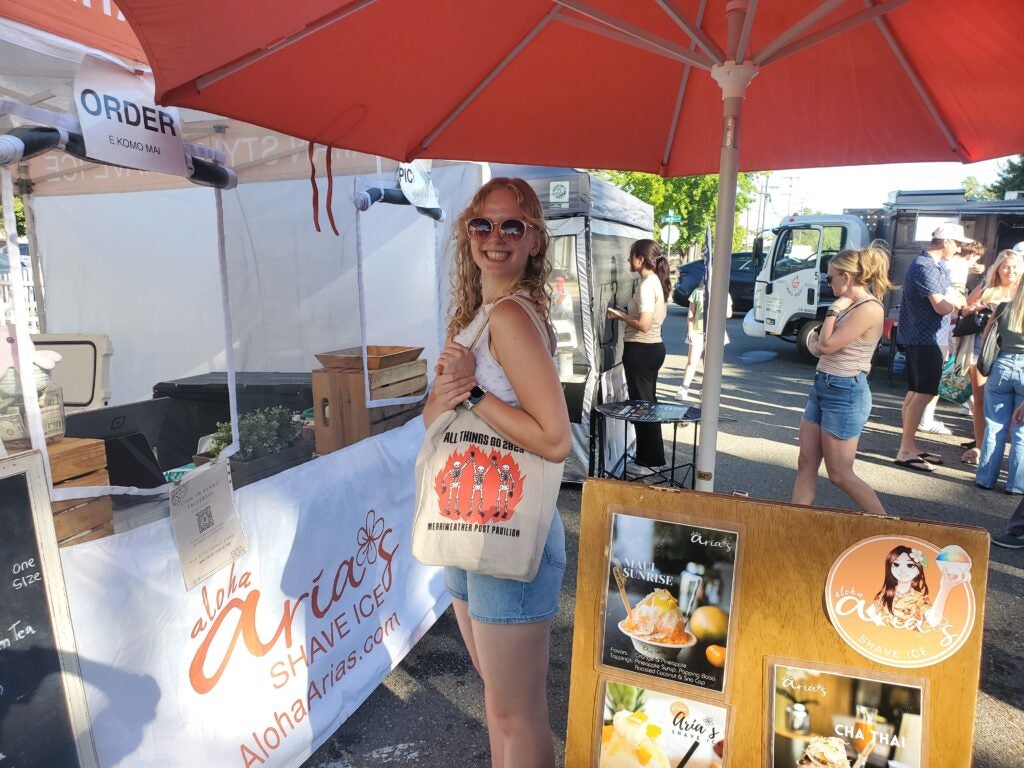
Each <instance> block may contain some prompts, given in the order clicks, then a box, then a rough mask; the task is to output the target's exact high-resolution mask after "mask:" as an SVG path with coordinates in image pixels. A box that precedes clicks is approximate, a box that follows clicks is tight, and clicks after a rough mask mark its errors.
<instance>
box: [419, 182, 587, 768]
mask: <svg viewBox="0 0 1024 768" xmlns="http://www.w3.org/2000/svg"><path fill="white" fill-rule="evenodd" d="M453 229H454V231H455V254H454V256H453V264H452V269H453V277H452V285H453V296H452V315H451V318H450V321H449V324H448V343H447V344H446V345H445V348H444V351H443V352H442V353H441V355H440V357H439V358H438V363H437V366H436V368H435V373H436V374H437V376H436V378H435V379H434V385H433V387H432V389H431V392H430V396H429V398H428V399H427V403H426V406H425V407H424V410H423V419H424V421H425V422H426V423H427V424H428V425H429V424H430V423H431V422H433V421H434V420H435V419H436V418H437V417H438V416H439V415H440V414H442V413H444V412H445V411H448V410H451V409H453V408H461V407H472V408H473V409H474V413H477V414H479V415H480V417H481V418H482V419H483V420H484V421H486V422H487V423H488V424H489V425H490V426H491V427H493V428H494V429H495V430H497V431H498V432H500V433H501V434H502V435H504V436H505V437H507V438H508V439H509V440H510V441H512V442H513V443H516V444H518V445H521V446H522V447H524V448H526V449H527V450H529V451H532V452H533V453H536V454H538V455H540V456H543V457H544V458H546V459H549V460H551V461H562V460H564V459H565V457H566V456H567V455H568V454H569V447H570V434H569V415H568V412H567V410H566V405H565V397H564V396H563V395H562V386H561V384H560V383H559V380H558V371H557V369H556V367H555V362H554V357H553V355H554V351H555V349H554V342H555V339H554V335H553V333H551V332H550V328H549V334H548V336H549V338H546V339H545V338H542V337H541V334H540V333H538V329H537V326H536V325H535V323H534V322H533V320H531V319H530V317H529V315H528V314H527V310H525V309H524V308H523V307H522V306H520V305H519V304H518V303H516V302H515V301H503V302H500V303H496V302H497V300H498V299H499V298H501V297H503V296H508V295H510V294H518V295H520V296H523V297H525V298H526V299H528V300H529V301H530V302H532V304H533V307H534V309H535V310H536V312H537V314H539V316H540V317H541V318H542V319H543V320H545V321H547V320H548V317H549V309H550V306H549V305H550V299H549V295H550V294H549V292H548V289H547V278H548V274H549V272H550V269H551V265H550V262H549V261H548V258H547V247H548V235H547V230H546V229H545V227H544V212H543V210H542V208H541V205H540V201H539V200H538V199H537V195H536V193H534V191H533V189H532V188H531V187H530V185H529V184H527V183H526V182H525V181H523V180H522V179H506V178H496V179H492V180H491V181H489V182H488V183H487V184H485V185H484V186H483V187H481V188H480V190H479V191H478V192H477V193H476V195H475V196H474V197H473V200H472V201H471V202H470V204H469V207H468V208H466V210H465V211H463V212H462V214H461V215H460V216H459V218H458V220H457V221H456V222H455V225H454V227H453ZM488 318H489V319H488ZM483 323H486V327H485V328H484V329H483V331H482V332H481V334H480V337H479V339H478V341H477V343H476V345H475V346H474V347H473V349H469V348H468V347H467V346H465V345H467V344H470V343H472V342H471V339H473V338H475V337H476V332H477V329H478V328H479V327H480V325H481V324H483ZM564 573H565V533H564V530H563V528H562V521H561V518H560V517H559V515H558V511H557V510H556V511H555V515H554V520H553V521H552V523H551V530H550V532H549V533H548V538H547V542H546V545H545V547H544V554H543V556H542V558H541V563H540V569H539V570H538V572H537V575H536V577H534V579H533V581H531V582H528V583H523V582H520V581H511V580H507V579H498V578H494V577H491V576H484V575H482V574H479V573H469V572H466V571H464V570H461V569H458V568H445V583H446V586H447V587H448V592H449V593H450V594H451V596H452V604H453V607H454V609H455V617H456V618H457V619H458V622H459V629H460V630H461V632H462V638H463V640H464V641H465V643H466V648H467V649H468V650H469V655H470V658H471V659H472V660H473V666H474V667H476V670H477V672H479V673H480V677H481V678H483V681H484V710H485V712H486V714H487V732H488V737H489V740H490V745H491V765H492V766H500V767H502V768H509V767H510V766H517V767H518V766H528V767H529V768H549V767H550V766H554V764H555V755H554V739H553V736H552V733H551V725H550V721H549V719H548V704H547V687H546V685H547V672H548V649H549V640H550V633H551V619H552V618H553V617H554V615H555V614H556V613H557V612H558V596H559V593H560V591H561V588H562V577H563V575H564Z"/></svg>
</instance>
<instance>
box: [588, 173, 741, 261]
mask: <svg viewBox="0 0 1024 768" xmlns="http://www.w3.org/2000/svg"><path fill="white" fill-rule="evenodd" d="M592 173H593V174H594V175H595V176H597V177H598V178H601V179H604V180H605V181H608V182H611V183H612V184H614V185H615V186H617V187H619V188H620V189H622V190H625V191H626V192H629V193H630V194H631V195H634V196H635V197H638V198H640V199H641V200H643V201H644V202H646V203H650V204H651V205H652V206H654V222H655V226H654V233H653V235H654V238H655V239H656V240H660V238H659V237H658V233H659V232H660V230H661V227H662V224H661V217H662V216H666V215H668V212H669V211H670V210H671V211H672V212H673V213H675V214H678V215H679V216H680V217H681V218H682V221H681V222H680V223H679V224H677V225H676V226H678V227H679V232H680V237H679V240H678V242H677V243H676V246H674V247H681V248H683V249H686V248H689V247H690V246H692V245H695V244H697V243H701V244H703V242H704V232H705V229H706V227H707V226H708V225H711V230H712V232H714V229H715V215H716V211H717V209H718V176H717V174H712V175H707V176H676V177H673V178H664V177H662V176H658V175H656V174H653V173H639V172H633V171H592ZM758 179H759V175H758V174H756V173H741V174H740V175H739V179H738V183H737V190H736V219H737V220H738V219H739V215H740V214H741V213H742V212H743V211H745V210H747V208H749V207H750V206H751V205H752V204H753V202H754V200H755V199H756V197H757V185H758V183H759V182H758ZM745 234H746V232H745V231H744V229H743V227H741V226H739V225H738V223H737V222H736V221H734V223H733V250H737V249H738V246H740V245H741V244H742V243H743V238H744V235H745Z"/></svg>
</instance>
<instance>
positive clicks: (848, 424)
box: [792, 247, 892, 515]
mask: <svg viewBox="0 0 1024 768" xmlns="http://www.w3.org/2000/svg"><path fill="white" fill-rule="evenodd" d="M827 280H828V284H829V285H830V286H831V287H832V292H833V293H835V295H836V300H835V301H834V302H832V306H831V307H829V309H828V311H827V312H826V313H825V320H824V321H823V322H822V324H821V329H820V330H819V331H818V332H817V333H815V334H811V336H810V338H809V339H808V347H809V349H810V350H811V351H812V352H814V353H815V354H816V355H819V356H820V360H819V361H818V368H817V371H816V372H815V374H814V386H813V387H812V388H811V394H810V397H808V399H807V407H806V408H805V409H804V417H803V420H802V421H801V422H800V456H799V458H798V459H797V472H796V481H795V482H794V483H793V497H792V500H793V502H795V503H796V504H813V503H814V497H815V495H817V489H818V468H819V467H820V466H821V462H822V461H823V460H824V462H825V469H826V470H827V471H828V479H829V480H831V481H832V482H833V483H834V484H835V485H836V486H837V487H838V488H839V489H840V490H841V491H843V492H844V493H845V494H846V495H847V496H849V497H850V498H851V499H853V501H854V503H855V504H856V505H857V507H858V508H859V509H860V510H862V511H864V512H871V513H873V514H876V515H884V514H885V509H883V508H882V502H881V501H879V499H878V494H876V493H875V491H874V489H872V488H871V486H870V485H868V484H867V483H865V482H864V481H863V480H861V479H860V478H859V477H857V475H856V473H855V472H854V471H853V462H854V459H855V458H856V457H857V443H858V442H859V441H860V433H861V431H862V430H863V429H864V425H865V424H866V423H867V420H868V416H870V415H871V389H870V388H869V387H868V380H867V374H868V372H870V370H871V358H872V357H873V356H874V353H875V347H877V346H878V340H879V339H880V338H881V337H882V325H883V323H884V321H885V312H884V310H883V309H882V302H881V299H882V297H883V296H884V295H885V292H886V291H888V290H889V289H890V288H892V284H891V283H890V282H889V254H888V253H886V252H885V251H884V250H883V249H881V248H876V247H869V248H865V249H863V250H860V251H854V250H845V251H840V252H839V253H838V254H837V255H836V256H835V257H834V258H833V259H832V260H831V261H830V262H829V265H828V276H827Z"/></svg>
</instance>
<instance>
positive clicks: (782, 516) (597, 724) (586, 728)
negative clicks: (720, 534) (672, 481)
mask: <svg viewBox="0 0 1024 768" xmlns="http://www.w3.org/2000/svg"><path fill="white" fill-rule="evenodd" d="M615 513H619V514H623V515H626V516H627V517H629V518H640V519H641V520H640V521H639V524H640V525H647V523H646V522H645V521H644V520H643V519H644V518H647V519H654V520H657V521H667V522H669V523H675V522H677V521H678V522H679V523H690V522H692V521H696V522H697V523H698V524H709V523H710V524H711V525H715V526H721V528H722V529H727V530H735V531H737V532H738V536H739V540H738V541H739V544H738V547H737V549H736V560H735V571H734V574H733V591H732V603H731V619H730V624H729V630H728V632H729V638H728V643H727V646H728V647H727V649H723V652H724V653H727V663H726V668H725V670H726V676H725V682H724V689H723V690H722V691H721V692H717V691H714V690H705V689H701V688H697V687H694V686H691V685H686V684H683V683H679V682H674V681H671V680H665V679H660V678H656V677H653V676H650V675H647V674H639V673H638V672H636V671H627V670H625V669H618V668H615V667H612V666H607V665H606V664H604V663H602V658H605V657H602V653H603V648H602V644H603V643H605V642H606V640H605V639H604V632H605V629H604V627H605V626H606V621H605V616H604V612H605V610H606V606H607V605H611V604H612V602H610V601H613V600H617V597H618V596H617V595H616V594H614V590H615V586H614V582H612V583H611V586H609V583H610V580H609V568H610V552H611V551H612V550H611V547H612V546H613V535H612V517H613V515H614V514H615ZM581 521H582V523H581V530H580V539H579V551H580V552H590V553H593V554H594V556H593V557H585V558H584V557H581V558H580V559H579V569H578V580H577V596H576V614H575V622H574V627H575V630H574V636H573V653H572V680H571V690H570V697H569V727H568V735H567V739H566V762H565V764H566V766H567V768H585V767H588V766H597V765H598V762H599V755H600V753H601V748H602V729H604V731H605V734H606V735H607V729H608V726H604V725H603V723H604V718H605V705H604V699H603V698H602V694H601V691H603V690H605V688H604V686H605V683H606V682H607V681H611V682H616V683H625V684H627V685H633V686H641V687H648V688H650V689H652V690H661V691H664V692H665V693H666V694H668V695H671V696H680V697H683V696H686V697H692V698H694V699H696V700H703V701H706V702H710V703H711V704H713V705H718V706H720V707H727V708H728V727H727V728H726V729H725V730H726V733H725V738H724V744H725V754H724V759H723V760H721V761H719V760H718V759H712V761H711V764H713V765H718V764H721V765H722V768H760V767H763V766H770V765H771V763H770V762H769V761H770V757H769V756H770V750H771V746H770V745H771V743H772V742H771V739H772V738H773V737H774V735H775V734H774V733H773V730H774V729H773V726H772V723H771V722H770V720H769V707H770V706H771V702H772V700H773V697H774V696H775V693H776V688H775V685H774V683H773V682H772V681H770V680H768V671H767V670H768V667H769V664H770V661H771V659H777V658H785V659H791V660H800V661H801V662H806V664H807V665H808V666H818V667H824V668H830V669H836V668H841V669H849V670H852V672H853V673H854V676H858V675H863V676H864V677H867V678H869V679H870V678H875V679H882V680H890V679H897V680H901V681H904V680H917V681H919V683H920V687H921V689H922V690H923V694H922V699H923V702H924V704H923V708H922V716H921V720H920V722H921V725H922V731H921V736H920V743H921V754H922V757H921V758H920V765H921V766H925V765H928V766H930V767H931V768H943V767H944V766H951V765H967V764H968V763H969V762H970V759H971V749H972V740H973V732H974V715H975V705H976V702H977V696H978V682H979V674H980V662H981V645H982V629H983V625H984V607H985V592H986V584H987V578H988V551H989V537H988V533H987V532H986V531H984V530H982V529H979V528H973V527H966V526H951V525H940V524H937V523H931V522H925V521H919V520H905V519H899V518H896V517H875V516H869V515H863V514H857V513H850V512H840V511H833V510H827V509H819V508H810V507H801V506H796V505H791V504H776V503H769V502H759V501H755V500H751V499H744V498H738V497H734V496H724V495H718V494H710V493H701V492H692V491H679V490H665V489H656V488H651V487H648V486H641V485H637V484H633V483H623V482H617V481H611V480H588V481H587V483H586V485H585V486H584V491H583V508H582V514H581ZM631 524H634V525H635V524H636V523H635V522H631ZM879 536H884V537H888V536H892V537H913V539H918V540H923V541H925V542H933V543H935V544H936V545H937V546H939V547H944V546H946V545H959V546H960V547H962V548H963V549H964V550H965V551H966V552H969V553H970V557H971V559H972V560H973V564H972V566H971V568H972V570H971V581H970V585H971V586H972V587H973V596H974V605H975V606H976V614H975V615H974V624H973V630H971V631H970V632H969V633H965V637H966V640H965V641H964V644H963V645H962V646H961V647H959V649H958V650H956V651H955V653H953V655H951V656H949V657H948V658H945V660H943V661H939V662H938V663H935V664H933V665H932V666H921V667H917V668H914V669H907V668H897V667H895V666H890V665H887V664H881V663H877V662H874V661H871V660H869V659H868V658H866V657H865V656H863V655H861V653H858V652H857V651H855V650H854V649H853V648H852V647H851V646H850V645H848V644H847V643H846V642H844V640H843V639H842V638H841V636H840V635H839V633H838V632H837V631H836V629H835V628H834V627H833V625H832V624H831V622H830V619H829V614H828V611H827V610H826V598H825V589H826V587H825V585H826V582H827V580H828V579H829V575H830V570H831V569H832V567H833V564H834V563H836V560H837V558H838V557H839V556H840V555H841V554H842V553H844V551H846V550H847V549H848V548H852V547H853V546H854V545H856V544H858V543H859V542H863V541H865V540H868V539H871V538H872V537H879ZM931 557H932V555H929V558H931ZM938 559H939V560H941V558H938ZM930 566H931V567H932V568H933V569H934V568H936V564H935V563H934V562H931V563H930ZM885 569H886V563H885V561H883V562H880V563H879V564H878V568H877V575H878V578H881V577H882V574H883V571H884V570H885ZM612 570H613V571H614V570H615V569H614V568H612ZM872 572H874V571H872ZM616 578H618V576H616ZM935 591H936V584H935V583H933V584H932V594H933V598H934V593H935ZM873 597H874V589H872V592H871V595H870V596H869V597H868V598H867V599H868V600H869V601H870V600H871V599H873ZM623 599H625V594H623ZM965 599H966V598H965ZM907 636H908V637H911V638H913V637H915V635H914V633H912V632H909V631H908V635H907ZM916 637H920V635H917V636H916ZM721 642H723V643H724V640H723V641H721ZM702 655H703V654H702ZM794 762H795V761H791V762H789V763H788V765H793V764H794ZM701 764H702V765H704V764H705V762H702V763H701ZM876 764H877V763H875V762H870V763H869V765H872V766H874V765H876Z"/></svg>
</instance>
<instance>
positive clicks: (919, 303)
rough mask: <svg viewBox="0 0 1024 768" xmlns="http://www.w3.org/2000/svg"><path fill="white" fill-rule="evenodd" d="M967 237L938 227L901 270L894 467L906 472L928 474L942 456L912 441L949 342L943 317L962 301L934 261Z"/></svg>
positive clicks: (948, 254) (951, 228) (955, 251)
mask: <svg viewBox="0 0 1024 768" xmlns="http://www.w3.org/2000/svg"><path fill="white" fill-rule="evenodd" d="M969 242H971V239H970V238H969V237H967V235H965V234H964V228H963V226H961V225H960V224H943V225H941V226H940V227H939V228H938V229H936V230H935V231H934V232H932V242H931V245H929V246H928V247H927V248H925V249H924V250H923V251H921V254H920V255H919V256H918V257H917V258H916V259H914V262H913V263H912V264H911V265H910V268H909V269H908V270H907V275H906V277H905V278H904V281H903V297H902V299H901V301H900V317H899V330H898V338H897V340H898V341H899V343H900V344H902V345H903V347H904V349H905V351H906V356H907V396H906V397H905V398H904V400H903V411H902V415H903V434H902V437H901V439H900V448H899V452H898V453H897V454H896V460H895V463H896V464H898V465H899V466H901V467H906V468H907V469H915V470H918V471H920V472H933V471H935V465H936V464H941V463H942V457H941V456H938V455H936V454H934V453H926V452H924V451H921V450H920V449H919V448H918V446H917V442H916V439H915V436H916V433H917V428H918V426H919V425H920V423H921V415H922V414H923V413H924V409H925V406H927V405H928V401H929V400H931V399H932V398H933V397H934V396H935V395H936V394H938V391H939V379H940V378H941V377H942V364H943V362H944V360H943V353H942V350H943V348H945V347H947V346H948V342H949V322H948V320H947V319H946V316H947V315H949V314H950V313H951V312H955V311H956V310H958V309H960V308H961V307H962V306H963V305H964V303H965V299H964V297H963V296H962V295H960V294H958V293H956V292H955V291H952V290H951V289H950V281H949V272H948V271H947V270H945V269H943V268H942V267H941V266H940V262H943V261H948V260H949V259H952V258H953V257H955V256H956V255H957V254H958V253H959V252H960V244H961V243H969Z"/></svg>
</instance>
